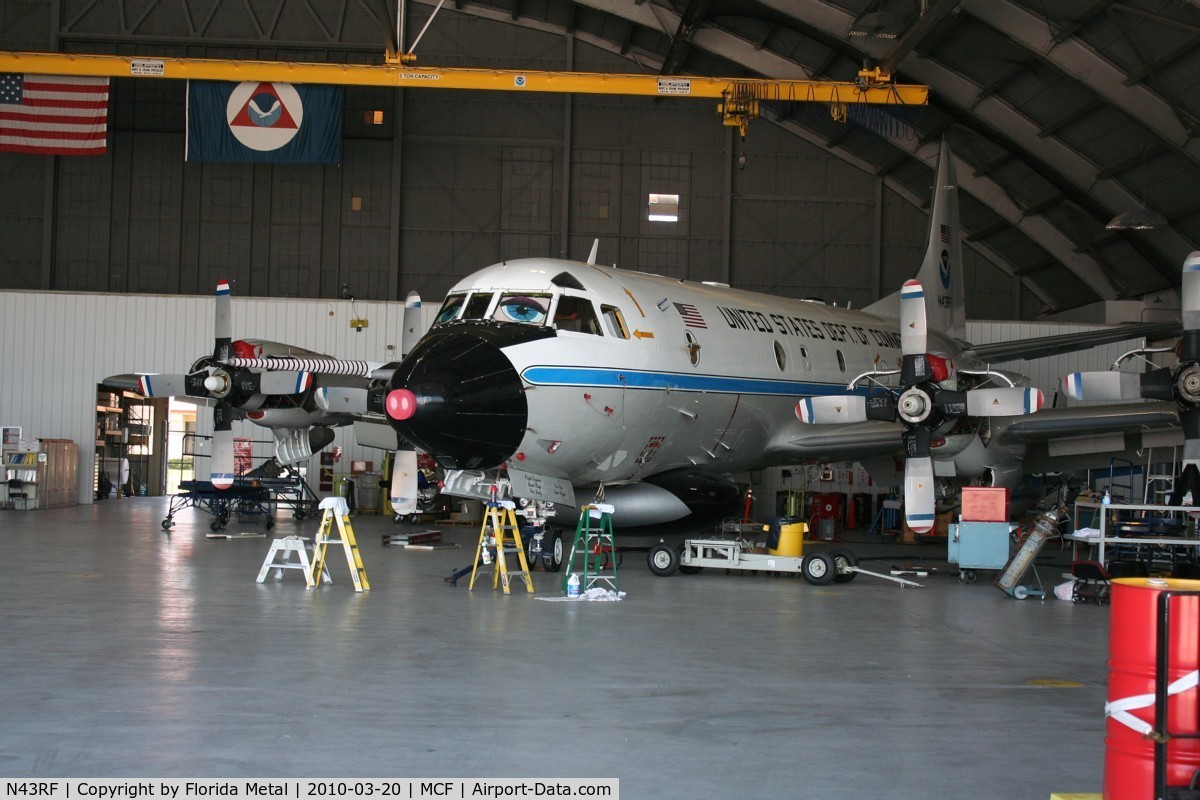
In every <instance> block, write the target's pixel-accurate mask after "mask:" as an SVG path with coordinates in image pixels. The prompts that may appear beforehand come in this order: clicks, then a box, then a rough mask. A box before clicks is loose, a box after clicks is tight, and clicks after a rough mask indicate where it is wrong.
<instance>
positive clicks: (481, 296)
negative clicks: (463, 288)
mask: <svg viewBox="0 0 1200 800" xmlns="http://www.w3.org/2000/svg"><path fill="white" fill-rule="evenodd" d="M491 304H492V294H491V292H476V293H475V294H473V295H471V299H470V300H468V301H467V310H466V311H464V312H463V315H462V318H463V319H483V315H484V314H486V313H487V310H488V306H490V305H491Z"/></svg>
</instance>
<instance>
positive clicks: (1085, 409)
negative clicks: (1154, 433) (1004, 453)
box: [998, 402, 1179, 443]
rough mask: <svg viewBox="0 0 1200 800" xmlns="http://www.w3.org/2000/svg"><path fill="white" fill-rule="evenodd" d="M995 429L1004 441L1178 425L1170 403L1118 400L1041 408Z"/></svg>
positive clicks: (1028, 440) (1175, 410)
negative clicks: (998, 429)
mask: <svg viewBox="0 0 1200 800" xmlns="http://www.w3.org/2000/svg"><path fill="white" fill-rule="evenodd" d="M1006 422H1007V424H1006V425H1003V426H1002V430H1001V431H999V432H998V435H1000V436H1001V437H1002V438H1003V439H1004V440H1005V441H1014V442H1023V443H1031V442H1039V441H1049V440H1052V439H1056V438H1062V437H1073V436H1086V435H1094V434H1101V433H1128V432H1137V431H1149V430H1166V429H1171V428H1179V410H1178V408H1176V406H1175V404H1174V403H1165V402H1156V403H1120V404H1113V405H1093V406H1071V407H1068V408H1044V409H1042V410H1041V411H1039V412H1037V413H1036V414H1031V415H1029V416H1027V417H1013V418H1011V419H1010V420H1007V421H1006Z"/></svg>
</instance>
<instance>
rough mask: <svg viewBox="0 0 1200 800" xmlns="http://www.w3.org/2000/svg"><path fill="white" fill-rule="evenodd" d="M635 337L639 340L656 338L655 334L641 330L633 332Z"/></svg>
mask: <svg viewBox="0 0 1200 800" xmlns="http://www.w3.org/2000/svg"><path fill="white" fill-rule="evenodd" d="M633 335H634V336H636V337H637V338H639V339H653V338H654V334H653V333H652V332H650V331H639V330H635V331H634V332H633Z"/></svg>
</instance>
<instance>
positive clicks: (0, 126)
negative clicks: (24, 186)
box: [0, 73, 108, 156]
mask: <svg viewBox="0 0 1200 800" xmlns="http://www.w3.org/2000/svg"><path fill="white" fill-rule="evenodd" d="M107 145H108V78H84V77H78V76H72V75H19V74H14V73H0V150H8V151H11V152H15V153H39V154H42V155H59V156H72V155H78V156H93V155H101V154H103V153H105V152H107V150H108V147H107Z"/></svg>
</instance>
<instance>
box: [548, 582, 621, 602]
mask: <svg viewBox="0 0 1200 800" xmlns="http://www.w3.org/2000/svg"><path fill="white" fill-rule="evenodd" d="M624 596H625V593H624V592H614V591H613V590H612V589H603V588H601V587H599V586H593V587H592V588H591V589H588V590H587V591H586V592H583V593H581V594H580V595H579V596H578V597H535V598H534V599H535V600H545V601H547V602H550V603H579V602H583V601H587V602H591V603H608V602H616V601H617V600H620V599H621V598H622V597H624Z"/></svg>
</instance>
